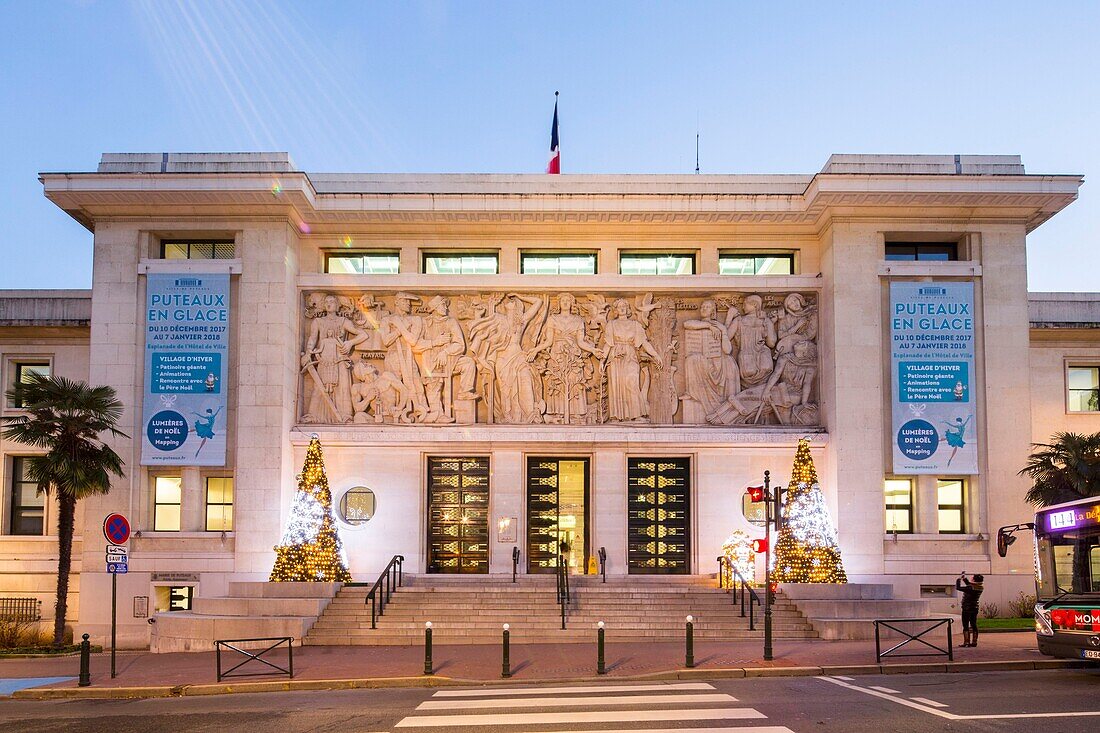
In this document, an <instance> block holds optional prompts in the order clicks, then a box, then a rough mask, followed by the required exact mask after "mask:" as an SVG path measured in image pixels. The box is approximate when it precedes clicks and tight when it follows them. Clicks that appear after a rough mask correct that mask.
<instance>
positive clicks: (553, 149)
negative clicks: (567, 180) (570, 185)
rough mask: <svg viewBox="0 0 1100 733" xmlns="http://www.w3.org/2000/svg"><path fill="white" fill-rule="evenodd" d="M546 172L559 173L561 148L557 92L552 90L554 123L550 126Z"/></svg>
mask: <svg viewBox="0 0 1100 733" xmlns="http://www.w3.org/2000/svg"><path fill="white" fill-rule="evenodd" d="M546 172H547V173H561V149H560V148H559V147H558V93H557V92H554V124H553V125H552V126H551V127H550V162H548V163H547V164H546Z"/></svg>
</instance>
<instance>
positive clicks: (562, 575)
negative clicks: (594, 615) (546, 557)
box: [556, 553, 569, 629]
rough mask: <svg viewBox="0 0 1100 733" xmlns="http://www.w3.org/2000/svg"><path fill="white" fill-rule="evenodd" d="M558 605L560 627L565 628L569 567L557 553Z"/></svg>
mask: <svg viewBox="0 0 1100 733" xmlns="http://www.w3.org/2000/svg"><path fill="white" fill-rule="evenodd" d="M556 575H557V576H558V605H559V606H561V627H562V628H563V629H564V628H565V614H566V605H567V604H568V603H569V566H568V564H567V563H566V560H565V554H564V553H558V567H557V573H556Z"/></svg>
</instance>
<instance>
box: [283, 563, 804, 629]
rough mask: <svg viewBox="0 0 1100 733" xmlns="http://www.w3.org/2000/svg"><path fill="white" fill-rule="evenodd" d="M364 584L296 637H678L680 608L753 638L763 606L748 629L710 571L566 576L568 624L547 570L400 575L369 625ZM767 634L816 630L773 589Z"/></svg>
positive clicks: (704, 624) (705, 623) (709, 625)
mask: <svg viewBox="0 0 1100 733" xmlns="http://www.w3.org/2000/svg"><path fill="white" fill-rule="evenodd" d="M368 590H369V589H368V588H367V587H363V586H350V587H349V586H345V587H344V588H343V589H342V590H341V591H340V593H339V594H338V595H337V596H336V598H335V599H333V601H332V602H331V603H330V604H329V605H328V607H327V608H326V609H325V612H324V614H323V615H322V616H321V618H320V619H319V620H318V621H317V623H316V624H314V625H313V628H312V629H311V630H310V631H309V633H308V635H307V636H306V638H305V640H304V642H303V643H304V644H307V645H344V644H351V645H374V644H377V645H402V644H419V643H421V641H422V640H423V638H424V622H425V621H431V622H432V637H433V640H434V642H435V643H437V644H496V643H499V642H500V638H501V630H502V627H503V624H505V623H507V624H509V626H510V630H511V638H512V642H513V643H516V644H536V643H561V642H592V641H593V640H594V639H595V629H596V623H597V622H598V621H603V622H604V623H605V625H606V634H607V638H608V640H609V641H610V640H613V639H619V640H653V641H679V640H682V639H683V638H684V621H685V617H686V616H687V615H688V614H691V615H692V616H693V617H694V619H695V638H696V640H697V641H712V640H734V639H754V638H760V637H762V635H763V630H762V629H763V611H762V610H761V609H760V607H757V608H756V609H755V614H756V630H755V631H750V630H749V619H748V617H747V616H746V617H745V618H742V617H741V613H740V606H739V605H736V604H735V603H734V599H733V597H732V596H731V595H729V594H727V593H725V592H724V591H721V590H718V589H716V588H715V580H714V577H713V576H626V577H623V576H619V577H609V578H608V579H607V583H606V584H605V583H602V582H601V581H600V578H599V577H598V576H570V603H569V607H568V616H567V620H566V629H565V630H564V631H563V630H562V628H561V611H560V607H559V605H558V603H557V600H556V593H555V578H554V576H552V575H541V576H531V575H528V576H523V577H520V578H518V579H517V581H516V582H515V583H512V578H511V576H510V575H507V576H496V575H488V576H486V575H480V576H476V577H474V576H453V575H452V576H448V575H406V576H405V580H404V585H403V586H402V587H400V588H398V589H397V590H396V592H395V593H394V594H393V597H392V599H391V600H390V603H389V604H388V605H387V606H386V611H385V614H384V615H383V616H381V617H380V618H379V619H378V628H377V629H373V630H372V629H371V627H370V626H371V615H370V613H371V612H370V603H369V602H367V601H366V595H367V591H368ZM772 619H773V632H774V635H775V638H780V639H782V638H799V639H803V638H813V637H816V636H817V634H816V632H815V631H814V630H813V628H812V627H811V626H810V624H809V623H808V622H807V621H806V619H805V618H803V616H802V614H801V613H800V612H799V611H798V609H796V608H795V607H794V606H793V604H792V603H791V602H790V601H789V600H788V599H787V598H785V597H784V596H783V595H782V594H779V595H778V596H777V598H776V604H775V606H773V616H772Z"/></svg>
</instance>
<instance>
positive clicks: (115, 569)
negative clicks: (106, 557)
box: [107, 562, 129, 575]
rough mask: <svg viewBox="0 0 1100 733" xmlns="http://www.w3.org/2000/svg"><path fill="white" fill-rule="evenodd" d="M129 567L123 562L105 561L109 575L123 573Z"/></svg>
mask: <svg viewBox="0 0 1100 733" xmlns="http://www.w3.org/2000/svg"><path fill="white" fill-rule="evenodd" d="M128 569H129V567H128V566H127V565H126V563H124V562H109V563H107V572H108V573H110V574H111V575H125V574H126V571H127V570H128Z"/></svg>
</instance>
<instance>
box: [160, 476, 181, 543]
mask: <svg viewBox="0 0 1100 733" xmlns="http://www.w3.org/2000/svg"><path fill="white" fill-rule="evenodd" d="M182 501H183V479H182V478H181V477H179V476H157V477H155V478H154V479H153V530H154V531H156V532H179V531H180V504H181V503H182Z"/></svg>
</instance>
